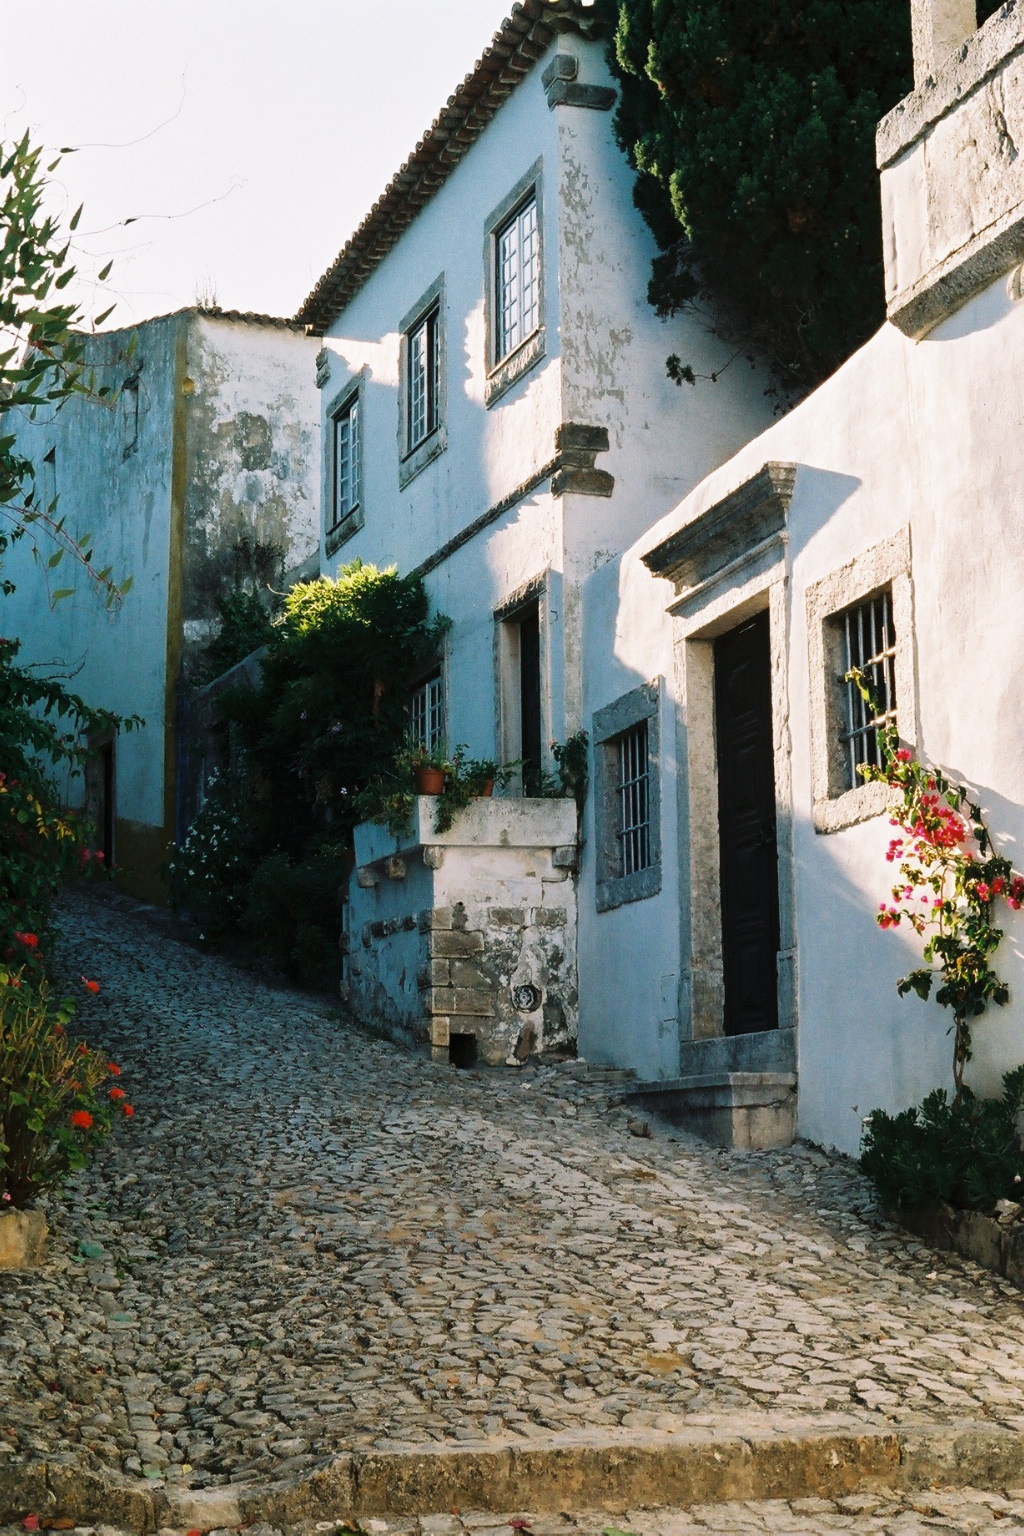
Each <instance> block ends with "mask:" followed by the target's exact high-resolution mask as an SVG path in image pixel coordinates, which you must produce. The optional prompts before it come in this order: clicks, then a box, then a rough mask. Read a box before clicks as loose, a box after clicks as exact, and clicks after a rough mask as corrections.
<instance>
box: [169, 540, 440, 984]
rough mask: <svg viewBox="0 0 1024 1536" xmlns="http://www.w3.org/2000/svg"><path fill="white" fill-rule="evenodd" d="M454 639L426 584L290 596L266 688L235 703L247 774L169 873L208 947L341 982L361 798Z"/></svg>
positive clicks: (213, 796) (363, 583) (230, 715)
mask: <svg viewBox="0 0 1024 1536" xmlns="http://www.w3.org/2000/svg"><path fill="white" fill-rule="evenodd" d="M446 628H447V621H446V620H443V619H437V618H433V619H432V618H431V617H430V611H429V603H428V600H427V596H426V593H425V591H424V589H423V584H422V582H420V581H418V580H414V579H411V578H409V577H400V576H398V575H397V574H396V573H395V572H394V571H393V570H389V571H378V570H377V569H376V568H375V567H374V566H372V565H363V563H362V562H361V561H358V560H357V561H355V562H354V563H353V564H352V565H348V566H345V567H344V569H343V570H342V571H341V572H340V574H339V576H338V577H337V579H336V580H330V579H323V580H320V581H314V582H310V583H308V584H306V585H302V586H298V587H295V588H294V589H293V590H292V592H291V593H290V594H289V595H288V597H287V599H286V600H285V604H284V608H283V612H282V614H281V616H280V618H279V619H278V620H277V622H276V623H275V624H273V625H272V626H271V629H270V632H269V634H268V635H267V651H266V655H265V656H264V658H263V665H262V680H261V683H260V685H259V686H258V687H256V688H239V689H236V690H233V691H232V692H230V693H228V694H226V695H225V698H224V700H223V704H222V710H223V713H224V717H225V718H226V719H227V720H228V721H229V722H231V724H232V725H233V727H234V734H235V735H236V737H237V739H238V741H239V742H240V744H241V754H240V761H239V762H238V763H236V765H235V767H234V769H233V771H232V772H231V773H229V774H227V775H225V776H224V777H223V778H221V779H219V780H218V781H217V783H216V784H215V785H214V786H213V788H212V790H211V791H210V792H209V794H208V798H207V802H206V804H205V805H204V807H203V809H202V810H201V811H200V813H199V815H198V816H197V817H196V819H195V821H194V822H193V824H192V827H191V828H190V830H189V835H188V838H187V839H186V841H185V843H184V844H183V845H182V847H181V848H179V849H177V850H175V853H174V857H173V859H172V860H171V863H170V864H169V866H168V873H169V877H170V884H171V891H172V896H173V899H174V901H175V902H176V904H177V905H178V906H180V907H185V908H187V909H188V910H189V911H190V912H191V913H192V914H193V915H194V916H195V917H197V918H198V919H199V921H200V922H201V923H202V924H203V927H204V931H205V932H206V933H207V935H208V936H209V937H212V938H216V939H223V940H224V941H226V942H228V943H234V942H241V943H243V944H244V945H246V946H247V947H248V948H249V949H250V950H251V951H254V952H256V953H258V954H261V955H264V956H266V957H268V958H269V959H271V960H272V961H273V962H274V963H275V965H277V966H278V967H280V968H281V969H283V970H285V971H287V972H288V974H289V975H291V976H294V977H296V978H298V979H300V980H303V981H307V982H311V983H318V982H320V981H322V980H323V979H324V977H325V976H326V975H336V974H337V959H336V957H337V943H338V927H339V916H340V902H339V891H340V887H341V886H342V884H343V881H344V879H345V878H346V875H347V870H348V867H349V862H350V855H348V854H347V853H346V852H345V849H346V848H347V847H350V846H351V836H352V828H353V826H354V825H355V824H356V822H357V821H359V820H360V819H361V813H360V809H359V807H360V804H361V803H362V800H361V795H362V792H363V791H365V788H366V786H367V784H368V783H370V782H371V781H374V782H376V781H378V780H379V778H380V775H381V773H382V771H384V770H385V769H386V768H388V767H390V766H392V765H393V764H394V760H395V757H396V754H397V753H398V752H399V750H400V749H401V747H402V744H403V742H404V740H405V736H406V732H407V730H408V727H409V715H408V708H409V697H410V692H411V685H412V683H413V681H414V679H415V678H416V676H417V675H418V674H419V672H420V671H421V670H422V668H423V666H424V665H425V664H426V663H428V662H429V661H430V660H431V659H432V658H433V657H434V656H435V655H436V652H437V648H438V645H439V643H440V640H441V637H442V635H443V634H444V631H445V629H446ZM246 654H248V652H246ZM410 787H411V786H410ZM407 798H408V799H409V803H410V804H411V796H407ZM363 799H365V796H363Z"/></svg>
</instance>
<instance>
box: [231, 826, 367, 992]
mask: <svg viewBox="0 0 1024 1536" xmlns="http://www.w3.org/2000/svg"><path fill="white" fill-rule="evenodd" d="M350 869H351V858H350V856H347V855H346V853H345V850H344V849H343V848H341V847H340V846H336V845H324V846H322V847H321V848H319V849H317V850H316V851H315V852H313V853H310V854H309V855H308V856H307V857H306V858H304V859H300V860H298V861H297V862H295V863H293V862H292V861H291V860H290V859H289V858H288V856H287V855H286V854H283V853H275V854H271V855H270V856H269V857H268V858H265V859H263V860H261V861H260V863H259V864H258V865H257V866H256V869H255V870H254V871H253V873H252V875H251V877H250V878H249V880H248V881H247V882H246V885H245V888H244V891H243V892H242V893H241V896H242V900H243V902H244V907H243V910H242V912H241V913H240V915H239V918H238V925H237V926H238V932H239V934H240V935H241V936H242V938H243V939H247V940H248V941H249V942H250V944H251V945H252V947H253V949H254V950H255V951H256V952H257V953H259V954H261V955H265V956H267V958H269V959H270V960H272V961H273V962H274V964H275V965H277V966H279V967H280V969H281V970H282V971H284V972H285V974H286V975H287V976H289V977H290V978H291V979H292V980H294V981H300V982H302V983H304V984H305V985H307V986H317V987H321V988H324V989H329V988H335V987H336V986H337V983H338V980H339V976H340V969H341V966H340V961H339V959H338V939H339V936H340V933H341V888H342V885H343V883H344V881H345V880H347V878H348V874H349V870H350Z"/></svg>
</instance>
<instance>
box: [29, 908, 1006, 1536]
mask: <svg viewBox="0 0 1024 1536" xmlns="http://www.w3.org/2000/svg"><path fill="white" fill-rule="evenodd" d="M65 935H66V937H65V940H64V942H63V945H62V949H61V964H62V965H63V966H64V968H65V969H66V972H67V974H68V975H69V976H74V977H77V976H78V975H79V974H80V973H82V972H84V973H85V974H87V975H89V976H94V977H96V978H98V980H99V981H100V983H101V986H102V991H101V993H100V995H99V997H97V998H95V999H89V1000H88V1001H87V1002H86V1003H84V1004H83V1005H82V1009H81V1013H80V1016H79V1023H80V1028H81V1031H82V1032H83V1033H85V1034H86V1035H87V1036H88V1038H90V1039H91V1040H94V1041H96V1042H98V1043H99V1042H101V1043H102V1044H103V1045H104V1046H106V1047H107V1048H109V1050H110V1051H111V1053H112V1054H113V1055H114V1057H115V1058H116V1059H117V1060H118V1061H119V1062H120V1063H121V1064H122V1066H123V1076H122V1078H121V1080H120V1081H121V1082H122V1084H123V1085H124V1086H125V1088H126V1089H127V1090H128V1094H129V1097H130V1098H131V1100H132V1102H133V1103H134V1104H135V1106H136V1114H135V1117H134V1119H133V1120H132V1121H131V1122H127V1123H124V1124H122V1125H119V1126H118V1128H117V1130H116V1132H115V1133H114V1135H113V1136H112V1137H111V1139H110V1141H109V1143H108V1145H107V1147H106V1148H105V1149H104V1150H103V1151H102V1152H101V1153H100V1155H99V1156H98V1158H97V1159H96V1160H95V1162H94V1164H93V1165H92V1166H91V1168H90V1169H89V1170H87V1171H86V1172H85V1173H84V1174H82V1175H79V1176H77V1177H76V1178H75V1179H73V1180H72V1181H71V1182H70V1183H69V1184H68V1185H67V1186H66V1187H65V1190H64V1191H63V1193H62V1194H61V1195H60V1196H59V1197H58V1198H56V1199H53V1200H51V1202H50V1205H49V1208H48V1216H49V1219H50V1223H51V1228H52V1229H53V1237H52V1240H51V1259H50V1263H49V1264H48V1265H47V1267H46V1268H45V1269H44V1270H43V1271H42V1272H41V1273H38V1274H7V1275H4V1276H0V1403H2V1405H3V1406H2V1408H0V1472H2V1469H3V1468H4V1466H5V1465H6V1466H7V1467H8V1468H10V1467H12V1466H14V1465H16V1463H17V1461H18V1459H19V1458H30V1457H39V1456H40V1455H45V1456H47V1457H50V1458H51V1459H56V1460H58V1461H60V1460H62V1459H63V1460H65V1461H73V1462H75V1463H76V1464H78V1465H80V1466H83V1467H89V1468H92V1469H102V1468H107V1469H111V1470H116V1471H119V1472H122V1471H123V1472H127V1473H133V1474H135V1475H136V1476H139V1475H142V1476H145V1477H147V1478H149V1479H157V1478H161V1477H162V1478H166V1479H167V1480H168V1482H169V1483H171V1482H173V1483H175V1484H176V1485H177V1486H179V1487H180V1486H182V1485H185V1486H190V1487H193V1488H203V1487H205V1486H209V1485H211V1484H220V1483H225V1482H229V1481H231V1482H241V1481H247V1482H253V1481H256V1480H259V1479H260V1478H266V1477H281V1476H286V1475H288V1474H289V1473H295V1472H297V1471H301V1470H303V1469H307V1468H310V1467H312V1466H313V1465H314V1464H316V1463H318V1462H322V1461H324V1460H326V1459H328V1458H330V1457H332V1456H334V1455H336V1454H337V1453H338V1452H340V1451H343V1450H347V1449H358V1448H366V1447H370V1446H394V1445H395V1444H396V1443H397V1444H403V1445H410V1444H413V1445H423V1444H425V1443H428V1442H438V1441H450V1442H453V1443H456V1442H465V1443H478V1442H490V1443H500V1442H504V1443H507V1442H509V1441H510V1440H511V1441H513V1442H515V1443H518V1444H527V1443H530V1442H537V1441H542V1440H544V1439H549V1438H550V1437H551V1435H552V1434H553V1433H556V1432H580V1431H596V1430H601V1431H603V1432H605V1433H607V1432H608V1431H611V1432H613V1433H617V1434H622V1435H627V1434H628V1433H630V1432H634V1431H637V1430H643V1431H647V1432H650V1431H675V1430H682V1429H687V1430H692V1429H693V1428H695V1427H699V1426H708V1427H709V1428H712V1427H715V1426H723V1425H736V1424H740V1425H746V1426H755V1427H756V1426H758V1425H764V1426H766V1427H767V1426H770V1427H778V1428H794V1427H795V1428H799V1427H800V1426H805V1425H811V1424H812V1425H813V1426H814V1428H815V1429H817V1430H820V1429H822V1428H825V1427H828V1426H829V1425H835V1426H850V1425H869V1426H872V1427H878V1426H880V1425H885V1424H891V1425H896V1426H899V1427H906V1426H913V1425H924V1424H939V1423H945V1422H952V1421H963V1420H968V1421H974V1422H978V1421H984V1422H988V1423H991V1424H1000V1425H1003V1426H1007V1427H1009V1428H1012V1429H1014V1430H1017V1431H1024V1305H1022V1298H1021V1295H1020V1293H1019V1292H1017V1291H1016V1290H1014V1289H1012V1288H1011V1287H1009V1286H1008V1285H1006V1284H1005V1283H1003V1282H1002V1281H999V1280H997V1279H995V1278H994V1277H993V1276H991V1275H989V1274H987V1273H985V1272H983V1271H980V1270H978V1269H977V1268H976V1267H974V1266H972V1265H970V1264H967V1263H964V1262H963V1261H960V1260H958V1259H953V1258H950V1257H946V1256H940V1255H937V1254H935V1253H933V1252H931V1251H929V1250H927V1249H925V1248H923V1247H922V1246H921V1245H920V1244H919V1243H917V1242H916V1241H914V1240H912V1239H910V1238H908V1237H907V1236H905V1235H904V1234H902V1233H901V1232H899V1231H898V1230H896V1229H895V1228H893V1227H891V1226H889V1225H888V1224H886V1223H885V1222H884V1221H883V1220H882V1219H881V1217H880V1215H879V1213H878V1212H877V1210H876V1208H875V1206H874V1203H873V1200H872V1197H871V1195H870V1193H869V1192H868V1190H867V1189H866V1187H865V1185H864V1184H863V1182H862V1180H861V1179H860V1177H859V1175H858V1174H857V1172H856V1171H855V1170H854V1169H853V1167H852V1166H851V1165H850V1164H849V1163H847V1162H845V1161H843V1160H830V1159H829V1158H827V1157H825V1156H823V1155H822V1154H820V1153H818V1152H815V1151H813V1150H810V1149H807V1148H794V1149H793V1150H791V1151H789V1152H786V1153H774V1154H764V1155H753V1156H746V1157H743V1156H739V1155H736V1154H728V1153H723V1152H719V1151H716V1150H714V1149H711V1148H708V1147H706V1146H704V1145H702V1144H701V1143H699V1142H696V1141H693V1140H691V1139H689V1138H687V1137H685V1136H683V1135H681V1134H679V1133H675V1132H671V1131H669V1130H668V1129H667V1128H664V1127H659V1126H657V1125H656V1124H653V1126H652V1129H653V1135H652V1136H651V1137H650V1138H649V1139H646V1138H643V1137H638V1136H636V1135H634V1134H632V1133H631V1131H630V1129H629V1124H628V1122H629V1120H630V1119H631V1118H632V1117H633V1116H634V1115H635V1111H633V1110H626V1109H623V1108H618V1107H615V1106H614V1104H613V1103H612V1102H611V1101H612V1100H613V1099H614V1096H615V1092H616V1087H617V1084H616V1082H615V1080H614V1079H612V1080H611V1081H609V1080H608V1079H607V1078H606V1077H603V1076H602V1074H600V1073H589V1072H588V1071H587V1069H586V1068H585V1067H584V1066H583V1064H579V1063H572V1064H568V1065H565V1066H553V1067H542V1068H536V1067H528V1068H526V1069H524V1070H523V1071H521V1072H515V1071H511V1070H497V1071H472V1072H458V1071H456V1070H454V1069H452V1068H449V1067H447V1066H439V1065H432V1064H431V1063H430V1062H429V1061H427V1060H424V1059H422V1058H418V1057H413V1056H411V1055H409V1054H406V1053H404V1052H402V1051H401V1050H399V1049H398V1048H396V1047H394V1046H392V1045H391V1044H389V1043H387V1042H384V1041H380V1040H376V1039H373V1038H370V1037H368V1036H366V1035H364V1034H360V1033H357V1032H355V1031H353V1030H352V1028H351V1027H350V1026H348V1025H347V1024H346V1023H345V1021H344V1019H343V1017H342V1016H341V1014H340V1013H339V1011H338V1010H336V1009H332V1007H331V1006H330V1004H329V1002H326V1001H323V1000H318V999H316V998H310V997H308V996H304V995H301V994H296V993H291V992H287V991H282V990H273V989H271V988H269V987H267V986H266V985H264V984H263V983H261V982H259V981H258V980H256V979H254V978H252V977H250V976H249V975H247V974H245V973H243V972H240V971H238V970H236V969H234V968H232V967H231V966H229V965H227V964H226V963H224V962H222V961H220V960H218V959H215V958H211V957H208V956H206V955H203V954H201V953H199V952H197V951H196V950H194V949H192V948H190V947H188V946H186V945H184V944H181V943H179V942H177V941H176V940H174V939H173V938H171V937H169V936H168V934H167V933H166V931H162V930H161V928H160V927H159V926H158V925H156V924H155V923H153V922H152V921H151V920H148V919H147V918H146V917H145V916H144V915H139V914H136V913H134V912H132V911H131V910H128V909H127V907H126V906H124V905H123V904H121V905H119V904H118V903H117V902H116V901H104V900H100V899H96V898H90V899H88V900H87V899H85V898H83V897H76V898H75V899H74V902H73V903H72V904H70V905H69V906H68V908H67V910H66V916H65ZM635 1128H636V1127H635ZM951 1497H952V1496H951ZM973 1497H974V1496H971V1498H973ZM979 1497H980V1496H979ZM986 1498H988V1503H985V1502H984V1500H982V1502H981V1503H978V1502H977V1501H975V1502H974V1503H971V1499H970V1498H968V1499H967V1504H965V1505H964V1506H963V1508H961V1509H960V1512H959V1513H957V1514H954V1515H947V1514H943V1512H942V1510H941V1509H940V1508H938V1507H936V1508H935V1509H934V1510H925V1511H924V1512H922V1511H921V1510H920V1509H918V1508H917V1505H914V1506H913V1507H912V1506H911V1505H910V1504H908V1503H906V1502H905V1501H901V1500H900V1499H896V1496H895V1495H894V1496H893V1499H894V1502H893V1504H892V1507H891V1508H889V1507H888V1506H885V1501H884V1500H882V1502H881V1504H880V1505H879V1506H878V1508H879V1509H881V1510H882V1513H881V1514H873V1513H872V1511H870V1510H863V1511H861V1513H859V1514H858V1513H857V1512H856V1511H855V1510H853V1509H847V1510H843V1509H839V1508H832V1509H831V1510H825V1509H822V1510H821V1511H819V1512H818V1514H814V1512H813V1511H810V1512H808V1511H807V1510H804V1511H803V1512H802V1514H801V1512H800V1511H799V1510H798V1509H796V1506H794V1509H792V1510H791V1509H789V1507H788V1506H781V1505H773V1506H767V1505H766V1506H763V1507H762V1506H757V1507H756V1509H757V1511H760V1513H758V1512H756V1511H755V1507H754V1506H749V1507H748V1506H723V1507H722V1508H723V1509H728V1510H731V1511H732V1515H731V1516H730V1519H732V1520H733V1523H725V1522H724V1520H720V1521H719V1523H717V1524H716V1523H715V1522H714V1521H711V1522H710V1523H708V1520H707V1518H706V1517H704V1516H701V1515H700V1513H699V1512H694V1511H691V1512H690V1513H689V1514H688V1515H687V1516H685V1517H683V1516H681V1515H680V1516H678V1517H673V1520H672V1521H670V1522H669V1523H668V1524H664V1523H662V1524H658V1523H657V1522H654V1523H652V1522H651V1521H650V1520H648V1522H647V1523H646V1524H643V1536H648V1533H650V1536H683V1533H684V1532H688V1531H689V1530H691V1529H694V1530H704V1529H715V1530H730V1531H731V1530H733V1529H734V1528H735V1529H736V1530H741V1529H742V1530H750V1531H762V1530H764V1531H769V1530H771V1531H775V1530H783V1529H784V1530H787V1531H788V1530H794V1531H795V1530H812V1529H813V1530H818V1529H821V1530H825V1529H833V1528H837V1529H839V1528H842V1529H851V1530H855V1531H858V1532H860V1531H868V1530H871V1531H875V1530H883V1529H885V1530H888V1529H892V1530H900V1531H903V1530H916V1529H918V1528H919V1527H920V1528H921V1529H924V1528H928V1527H930V1526H932V1525H936V1524H938V1525H940V1526H944V1527H945V1528H946V1529H954V1530H965V1531H966V1530H971V1529H974V1528H975V1527H976V1526H977V1525H988V1524H991V1523H993V1522H994V1523H996V1524H997V1525H998V1528H999V1529H1002V1530H1007V1529H1016V1528H1017V1526H1016V1524H1015V1521H1016V1519H1017V1518H1018V1517H1020V1516H1022V1515H1024V1505H1021V1504H1014V1503H1013V1501H1012V1498H1011V1500H1010V1501H1009V1502H1007V1501H1006V1500H1004V1501H1003V1502H1002V1503H1000V1500H999V1498H998V1496H995V1495H993V1496H991V1497H989V1496H986ZM926 1502H927V1501H926ZM918 1503H920V1501H918ZM780 1510H783V1514H781V1515H780V1513H779V1511H780ZM794 1510H795V1512H796V1514H800V1515H801V1518H800V1520H799V1521H796V1520H795V1518H794ZM744 1511H746V1512H744ZM812 1515H813V1517H814V1519H815V1520H819V1523H818V1524H813V1523H812V1524H808V1523H807V1521H808V1520H809V1519H811V1517H812ZM869 1515H870V1516H871V1518H870V1520H869V1519H868V1516H869ZM487 1518H488V1520H489V1521H490V1522H491V1524H492V1525H496V1524H497V1523H498V1520H497V1517H494V1516H489V1517H487ZM665 1518H666V1519H667V1518H668V1517H665ZM637 1521H639V1517H637ZM780 1521H781V1524H780ZM820 1521H824V1523H823V1524H822V1523H820ZM922 1521H924V1524H923V1525H922V1524H921V1522H922ZM957 1521H959V1522H960V1523H957ZM915 1522H916V1523H915ZM972 1522H973V1523H972ZM554 1523H555V1524H557V1522H554ZM605 1523H606V1524H608V1523H611V1524H614V1525H616V1526H618V1525H619V1524H620V1521H619V1520H617V1519H616V1520H614V1521H611V1522H609V1521H606V1522H605ZM641 1524H642V1522H640V1523H636V1522H634V1523H632V1524H629V1523H627V1528H628V1529H630V1530H640V1528H641ZM456 1526H457V1522H453V1525H452V1531H451V1532H448V1531H447V1529H446V1530H445V1531H441V1530H440V1529H438V1530H437V1531H436V1532H433V1531H431V1532H430V1533H427V1536H457V1533H456ZM549 1526H550V1527H551V1532H550V1533H549V1529H548V1527H549ZM505 1528H506V1529H507V1527H505ZM582 1528H584V1529H587V1528H588V1527H586V1525H585V1523H584V1526H583V1527H582ZM599 1528H600V1527H597V1526H595V1527H594V1529H595V1530H596V1529H599ZM384 1529H385V1528H384V1527H381V1531H382V1532H383V1530H384ZM402 1529H405V1530H410V1531H411V1530H412V1529H413V1524H411V1523H410V1524H407V1525H406V1526H404V1527H403V1528H402ZM533 1529H534V1530H535V1536H553V1530H554V1527H553V1524H552V1521H551V1519H548V1520H547V1521H546V1522H540V1524H539V1525H537V1526H535V1527H533ZM560 1529H569V1527H568V1526H563V1527H560Z"/></svg>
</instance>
